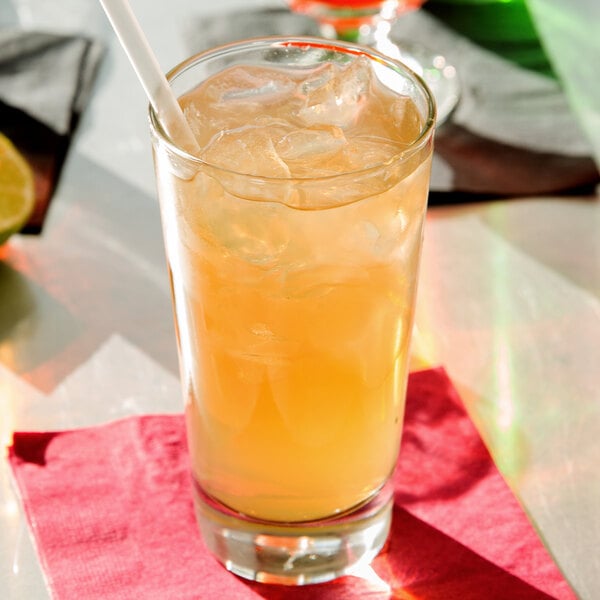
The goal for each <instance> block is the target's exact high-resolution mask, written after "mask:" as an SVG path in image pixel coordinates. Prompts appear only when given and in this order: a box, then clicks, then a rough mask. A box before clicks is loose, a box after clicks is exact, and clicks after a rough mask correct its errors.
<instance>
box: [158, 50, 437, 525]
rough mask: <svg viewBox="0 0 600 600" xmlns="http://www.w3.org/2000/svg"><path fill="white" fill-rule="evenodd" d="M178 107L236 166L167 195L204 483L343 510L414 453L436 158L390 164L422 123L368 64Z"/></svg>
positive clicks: (249, 501) (318, 510) (311, 72)
mask: <svg viewBox="0 0 600 600" xmlns="http://www.w3.org/2000/svg"><path fill="white" fill-rule="evenodd" d="M181 104H182V107H183V109H184V112H185V114H186V116H187V118H188V119H189V120H190V122H191V123H192V126H193V128H194V131H195V133H196V135H197V137H198V141H199V143H200V145H201V147H202V149H203V150H202V156H203V158H204V159H205V160H206V161H207V163H210V165H215V164H216V165H220V167H221V168H217V169H215V168H214V167H213V166H210V165H205V166H204V167H200V168H199V171H198V172H197V174H196V175H195V176H194V177H193V178H191V179H189V178H187V179H185V178H178V177H177V176H175V175H173V176H172V179H164V180H162V181H159V186H160V188H161V189H162V194H163V196H162V198H161V203H162V207H163V222H164V227H165V229H166V235H165V238H166V240H167V255H168V261H169V267H170V270H171V272H172V285H173V297H174V305H175V312H176V318H177V327H178V339H179V345H180V357H181V364H182V383H183V387H184V389H185V391H186V397H187V404H186V422H187V427H188V438H189V446H190V455H191V458H192V465H193V471H194V476H195V478H196V480H197V482H198V483H199V485H200V486H201V487H202V489H203V490H204V491H205V492H206V493H207V494H209V495H210V496H212V497H213V498H215V499H217V500H219V501H220V502H222V503H223V504H225V505H226V506H228V507H230V508H232V509H234V510H236V511H239V512H240V513H243V514H246V515H250V516H252V517H256V518H260V519H266V520H270V521H282V522H300V521H307V520H314V519H321V518H324V517H327V516H330V515H334V514H339V513H342V512H344V511H346V510H349V509H351V508H352V507H355V506H357V505H359V504H361V503H363V502H364V501H365V500H367V499H368V498H369V497H371V496H372V495H373V494H374V493H375V492H376V491H377V490H378V489H379V488H380V487H381V486H382V485H383V484H384V482H385V481H386V479H387V477H388V476H389V474H390V472H391V470H392V469H393V467H394V464H395V461H396V456H397V451H398V447H399V444H400V434H401V427H402V415H403V406H404V387H405V385H406V369H407V357H408V343H409V337H410V329H411V326H412V318H413V317H412V315H413V304H414V294H415V287H416V271H417V266H418V260H419V249H420V241H421V235H422V224H423V217H424V212H425V205H426V197H427V183H428V174H429V161H430V155H431V146H430V145H425V146H424V147H423V148H422V149H421V150H420V151H419V152H418V153H417V154H416V155H415V156H413V157H412V158H411V159H409V160H408V161H403V160H399V161H398V160H393V159H394V157H396V156H398V154H399V153H401V152H402V151H403V150H405V149H406V147H407V145H408V144H410V142H412V141H413V140H414V139H415V138H417V137H418V136H419V135H420V132H421V129H422V119H421V117H420V115H419V112H418V111H417V109H416V107H415V106H414V105H413V104H412V102H411V101H410V100H408V99H407V98H406V97H404V96H402V95H398V94H393V93H392V92H390V91H388V90H387V89H385V87H384V86H383V85H382V84H381V83H380V82H379V81H378V80H377V79H376V77H375V76H374V74H373V72H372V71H371V69H370V66H369V65H368V64H366V63H365V62H364V61H363V60H362V59H359V60H353V61H350V62H348V63H345V64H342V65H340V64H336V63H334V64H331V63H324V64H323V65H322V66H319V67H317V68H315V67H310V68H309V67H298V68H297V69H296V70H295V71H294V72H290V71H286V70H283V69H280V68H275V69H271V70H267V69H265V68H264V67H254V66H244V67H231V68H228V69H227V70H226V71H224V72H222V73H220V74H218V75H216V76H214V77H213V78H211V79H209V80H208V81H206V82H205V83H204V84H202V85H201V86H199V87H198V88H196V89H195V90H193V91H192V92H190V93H189V94H187V95H186V96H184V97H183V98H182V99H181ZM375 165H379V166H377V167H376V168H374V166H375ZM365 169H366V171H365ZM228 170H232V171H235V172H236V173H237V174H234V173H230V172H229V171H228ZM347 171H351V173H350V174H349V175H340V176H336V177H332V175H335V174H339V173H346V172H347ZM240 172H241V173H248V174H252V175H255V176H258V175H260V176H263V177H267V178H273V179H271V180H269V181H267V182H266V183H265V181H264V180H262V179H260V178H259V179H258V180H257V179H256V178H255V177H248V176H240V175H239V173H240ZM164 177H171V175H166V174H165V175H164ZM290 178H291V179H290ZM293 178H298V179H293ZM311 178H313V179H311ZM169 195H171V197H170V198H169ZM299 209H300V210H299Z"/></svg>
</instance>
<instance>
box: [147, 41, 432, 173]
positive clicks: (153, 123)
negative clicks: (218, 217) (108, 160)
mask: <svg viewBox="0 0 600 600" xmlns="http://www.w3.org/2000/svg"><path fill="white" fill-rule="evenodd" d="M307 46H309V47H312V48H316V49H322V50H331V51H339V52H345V53H347V54H352V55H355V56H366V57H367V58H369V59H370V60H375V61H377V62H378V63H379V64H382V65H384V66H385V67H387V68H390V69H392V70H394V71H396V72H399V73H402V74H404V75H405V76H408V78H409V79H411V80H412V81H413V83H415V84H416V85H417V87H419V88H420V89H421V90H422V92H423V95H424V97H425V98H426V100H427V114H426V116H425V119H424V122H423V125H422V127H421V131H420V133H419V135H418V136H417V137H416V138H415V139H414V140H413V141H411V142H410V144H409V145H408V146H407V147H406V148H404V149H402V150H401V151H399V152H398V153H396V154H394V155H393V156H391V157H390V158H388V159H387V160H385V161H382V162H379V163H377V164H375V165H370V166H368V167H365V168H359V169H354V170H352V171H344V172H341V173H333V174H330V175H319V176H316V177H311V176H288V177H273V176H268V175H256V174H251V173H243V172H241V171H236V170H234V169H229V168H227V167H222V166H219V165H217V164H214V163H211V162H209V161H206V160H204V159H202V158H200V157H199V156H196V155H194V154H191V153H190V152H188V151H187V150H185V149H184V148H182V147H181V146H180V145H178V144H177V143H176V142H175V141H173V139H172V138H171V137H170V136H169V135H168V134H167V133H166V131H165V130H164V128H163V126H162V125H161V123H160V121H159V119H158V116H157V114H156V111H155V110H154V108H153V107H152V105H151V104H149V105H148V120H149V123H150V129H151V132H152V133H153V134H154V135H156V136H157V137H158V138H159V139H160V141H161V142H162V143H164V144H166V145H167V147H168V148H169V150H170V151H171V152H172V153H174V154H175V155H176V156H177V157H178V158H179V159H181V160H184V161H186V162H187V163H188V164H189V165H194V166H196V167H198V168H200V167H209V168H210V169H214V170H216V171H219V172H222V173H227V174H229V175H235V176H239V177H245V178H251V179H258V180H262V181H265V182H267V181H271V182H278V183H282V182H293V181H296V182H310V181H327V180H335V179H338V178H341V177H348V176H352V175H361V174H368V173H371V172H374V171H377V170H379V169H382V168H385V167H390V166H392V165H394V164H396V163H399V162H402V161H406V160H408V159H409V158H410V157H412V156H413V155H414V154H415V153H417V152H418V151H419V150H420V149H421V148H422V147H423V146H425V145H426V144H427V142H428V140H429V138H430V136H431V135H432V134H433V130H434V127H435V122H436V104H435V98H434V96H433V93H432V92H431V90H430V89H429V87H428V86H427V84H426V83H425V81H424V80H423V78H422V77H421V76H420V75H419V74H418V73H415V72H414V71H413V70H412V69H411V68H410V67H409V66H407V65H405V64H404V63H402V62H400V61H398V60H395V59H393V58H391V57H389V56H386V55H384V54H382V53H381V52H379V51H378V50H376V49H375V48H370V47H367V46H361V45H359V44H355V43H351V42H346V41H342V40H327V39H322V38H317V37H309V36H265V37H258V38H252V39H246V40H239V41H235V42H231V43H228V44H223V45H220V46H215V47H214V48H210V49H206V50H203V51H201V52H198V53H196V54H193V55H191V56H189V57H188V58H187V59H185V60H183V61H181V62H180V63H178V64H177V65H176V66H175V67H173V68H172V69H170V70H169V71H168V72H167V73H166V78H167V82H168V83H169V84H170V83H171V81H172V80H174V79H175V78H176V77H178V76H179V75H181V74H183V73H184V72H185V71H187V70H188V69H190V68H192V67H193V66H195V65H196V64H197V63H199V62H204V61H205V60H207V59H211V58H219V57H222V56H227V55H229V54H235V53H237V52H239V51H240V50H242V49H245V48H248V49H258V48H264V49H268V48H293V47H298V48H302V47H307Z"/></svg>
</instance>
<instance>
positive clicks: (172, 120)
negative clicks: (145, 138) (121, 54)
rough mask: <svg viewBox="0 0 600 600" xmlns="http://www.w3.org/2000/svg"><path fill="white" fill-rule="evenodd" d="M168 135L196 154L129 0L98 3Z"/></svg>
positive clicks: (181, 116)
mask: <svg viewBox="0 0 600 600" xmlns="http://www.w3.org/2000/svg"><path fill="white" fill-rule="evenodd" d="M100 3H101V4H102V7H103V8H104V12H105V13H106V15H107V17H108V19H109V21H110V23H111V25H112V26H113V29H114V30H115V33H116V34H117V37H118V38H119V41H120V42H121V45H122V46H123V48H124V49H125V52H126V53H127V56H128V57H129V60H130V61H131V64H132V65H133V68H134V69H135V72H136V73H137V76H138V78H139V80H140V82H141V83H142V86H143V88H144V90H145V91H146V95H147V96H148V99H149V100H150V104H151V105H152V108H153V109H154V112H156V115H157V116H158V120H159V121H160V123H161V125H162V126H163V128H164V130H165V132H166V133H167V135H168V136H169V137H170V138H171V139H172V140H173V141H174V142H175V143H176V144H178V145H179V146H181V147H182V148H184V149H185V150H187V151H188V152H191V153H192V154H196V153H197V152H198V144H197V142H196V139H195V138H194V135H193V133H192V131H191V129H190V126H189V124H188V123H187V121H186V120H185V117H184V116H183V112H182V111H181V107H180V106H179V104H178V102H177V99H176V98H175V95H174V94H173V91H172V90H171V87H170V86H169V83H168V81H167V78H166V77H165V76H164V74H163V72H162V71H161V68H160V65H159V64H158V61H157V60H156V57H155V56H154V52H153V51H152V48H150V44H148V40H147V39H146V36H145V35H144V32H143V31H142V28H141V27H140V24H139V23H138V21H137V19H136V18H135V15H134V14H133V11H132V10H131V6H130V5H129V2H128V0H100Z"/></svg>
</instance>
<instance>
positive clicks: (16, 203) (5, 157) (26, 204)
mask: <svg viewBox="0 0 600 600" xmlns="http://www.w3.org/2000/svg"><path fill="white" fill-rule="evenodd" d="M34 204H35V187H34V182H33V172H32V170H31V167H30V166H29V163H28V162H27V160H25V158H24V157H23V155H22V154H20V153H19V151H18V150H17V149H16V148H15V147H14V146H13V144H12V142H11V141H10V140H9V139H8V138H7V137H6V136H4V135H2V134H1V133H0V245H1V244H3V243H4V242H5V241H6V240H7V239H8V238H9V237H10V236H11V235H12V234H13V233H16V232H17V231H20V230H21V229H22V227H23V226H24V225H25V223H26V222H27V219H28V218H29V216H30V215H31V213H32V211H33V207H34Z"/></svg>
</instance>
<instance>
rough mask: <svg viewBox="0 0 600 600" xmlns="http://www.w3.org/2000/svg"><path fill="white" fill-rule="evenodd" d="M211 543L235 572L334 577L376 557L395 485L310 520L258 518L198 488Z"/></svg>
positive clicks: (283, 578)
mask: <svg viewBox="0 0 600 600" xmlns="http://www.w3.org/2000/svg"><path fill="white" fill-rule="evenodd" d="M194 503H195V509H196V516H197V519H198V523H199V526H200V531H201V533H202V537H203V539H204V542H205V544H206V545H207V547H208V548H209V550H210V551H211V552H212V553H213V554H214V555H215V557H216V558H217V559H218V560H219V561H220V562H221V563H222V564H223V565H224V566H225V568H227V569H228V570H229V571H231V572H232V573H235V574H236V575H239V576H241V577H244V578H245V579H251V580H255V581H260V582H262V583H276V584H284V585H306V584H310V583H322V582H325V581H330V580H332V579H335V578H337V577H341V576H342V575H346V574H348V573H350V572H351V571H352V570H353V569H355V568H356V567H358V566H359V565H362V564H368V563H370V562H371V561H372V560H373V559H374V558H375V556H376V555H377V554H378V553H379V551H380V550H381V548H382V547H383V545H384V543H385V541H386V539H387V536H388V534H389V530H390V523H391V508H392V489H391V485H390V484H388V485H386V486H384V487H383V488H382V489H381V490H380V491H379V493H378V494H377V496H375V497H374V498H373V499H371V501H370V502H369V503H368V504H365V505H362V506H360V507H359V508H357V509H356V510H355V511H352V512H350V513H345V514H343V515H340V516H339V517H337V518H331V519H324V520H321V521H312V522H306V523H273V522H264V521H255V520H252V519H249V518H246V517H245V516H243V515H239V514H237V513H234V512H232V511H231V510H229V509H227V507H225V506H222V505H220V504H219V503H217V502H215V501H214V500H213V499H211V498H209V497H207V496H206V495H205V494H204V493H203V492H202V490H201V489H199V488H196V493H195V494H194Z"/></svg>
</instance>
